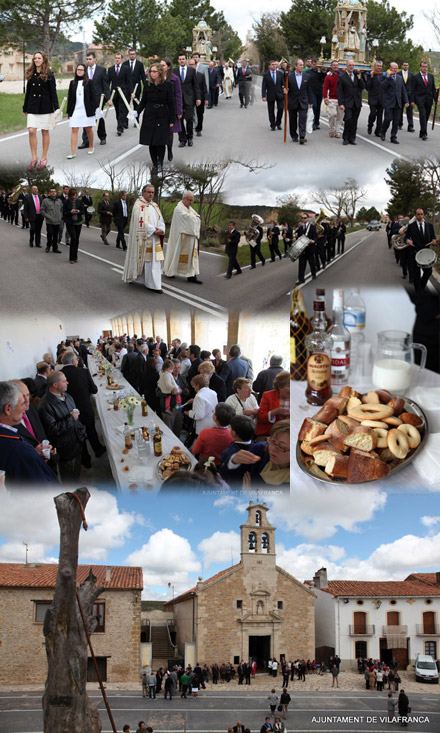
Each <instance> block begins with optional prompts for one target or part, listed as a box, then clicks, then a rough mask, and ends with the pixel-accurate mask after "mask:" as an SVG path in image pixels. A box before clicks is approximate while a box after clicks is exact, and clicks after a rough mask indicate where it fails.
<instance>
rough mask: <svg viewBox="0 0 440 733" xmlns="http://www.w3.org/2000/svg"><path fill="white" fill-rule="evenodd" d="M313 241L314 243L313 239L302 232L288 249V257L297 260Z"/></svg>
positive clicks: (293, 260)
mask: <svg viewBox="0 0 440 733" xmlns="http://www.w3.org/2000/svg"><path fill="white" fill-rule="evenodd" d="M311 243H313V239H309V238H308V237H307V235H306V234H302V235H301V236H300V237H298V239H297V240H296V242H294V243H293V244H292V246H291V247H290V248H289V249H288V250H287V255H288V257H290V259H291V260H292V262H296V260H297V259H298V257H299V256H300V255H302V253H303V252H304V250H305V249H307V247H308V246H309V244H311Z"/></svg>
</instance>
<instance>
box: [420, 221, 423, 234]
mask: <svg viewBox="0 0 440 733" xmlns="http://www.w3.org/2000/svg"><path fill="white" fill-rule="evenodd" d="M419 229H420V234H421V235H422V236H423V222H420V224H419Z"/></svg>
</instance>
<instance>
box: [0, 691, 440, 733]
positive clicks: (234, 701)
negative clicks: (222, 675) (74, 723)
mask: <svg viewBox="0 0 440 733" xmlns="http://www.w3.org/2000/svg"><path fill="white" fill-rule="evenodd" d="M267 694H268V693H261V692H259V693H258V692H256V691H255V692H253V691H252V690H249V691H248V692H247V694H244V693H243V692H239V691H235V690H232V689H231V690H226V689H224V688H223V689H222V690H219V691H218V692H211V691H206V692H204V691H203V690H202V691H201V692H200V693H199V695H198V698H197V699H196V700H194V699H191V698H189V699H186V700H182V699H181V698H180V697H176V698H173V700H172V701H169V700H167V701H165V700H164V699H163V697H157V699H156V700H151V701H150V700H148V699H145V700H144V699H142V697H141V696H140V695H139V692H137V691H136V692H134V691H121V692H108V697H109V702H110V707H111V710H112V714H113V717H114V720H115V723H116V727H117V729H118V731H121V730H122V727H123V725H124V724H125V723H128V724H129V725H130V726H131V730H132V731H135V730H136V728H137V724H138V722H139V721H140V720H144V721H145V723H146V724H147V725H151V726H152V728H153V730H154V733H224V731H226V730H227V729H228V727H229V726H231V725H235V723H236V722H237V720H240V721H241V722H242V723H244V725H245V726H247V727H249V728H250V730H251V731H252V732H253V733H255V731H257V732H258V731H259V730H260V728H261V726H262V724H263V722H264V718H265V716H266V715H267V714H268V712H269V709H268V702H267ZM290 695H291V697H292V702H291V703H290V706H289V712H288V720H287V723H286V725H287V728H288V730H289V731H292V730H294V731H295V733H350V732H353V733H355V732H356V733H357V732H358V731H374V733H385V732H386V731H388V730H389V729H390V727H389V724H388V722H387V721H386V693H382V694H381V693H377V692H370V693H368V692H365V693H362V692H361V693H350V692H344V691H342V690H341V691H340V692H338V691H331V690H330V691H329V692H326V693H322V692H319V693H318V692H308V693H302V694H301V692H300V691H298V692H296V691H295V692H292V690H290ZM90 697H91V698H92V699H93V701H94V702H95V704H97V705H98V707H99V710H100V714H101V720H102V723H103V733H110V732H111V730H112V728H111V725H110V721H109V719H108V716H107V712H106V710H105V708H104V704H103V702H102V698H101V696H100V694H99V693H98V692H92V693H90ZM410 705H411V708H412V712H411V716H412V718H414V720H413V721H412V722H410V724H409V727H408V730H409V731H423V733H437V732H438V730H439V729H440V698H439V696H438V695H433V694H429V692H428V691H426V692H420V693H419V694H416V695H415V694H411V695H410ZM40 708H41V693H37V692H32V693H29V692H25V693H2V694H1V695H0V730H1V731H2V733H41V731H42V730H43V728H42V713H41V709H40ZM328 718H331V720H330V721H329V720H328Z"/></svg>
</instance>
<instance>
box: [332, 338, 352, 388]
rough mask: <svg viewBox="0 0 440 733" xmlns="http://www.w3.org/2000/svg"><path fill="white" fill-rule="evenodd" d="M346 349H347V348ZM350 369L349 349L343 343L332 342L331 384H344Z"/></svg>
mask: <svg viewBox="0 0 440 733" xmlns="http://www.w3.org/2000/svg"><path fill="white" fill-rule="evenodd" d="M347 347H348V348H347ZM349 369H350V348H349V346H348V344H347V343H346V342H345V341H334V342H333V348H332V360H331V380H332V384H344V382H346V381H347V379H348V375H349Z"/></svg>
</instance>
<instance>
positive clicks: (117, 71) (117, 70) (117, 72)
mask: <svg viewBox="0 0 440 733" xmlns="http://www.w3.org/2000/svg"><path fill="white" fill-rule="evenodd" d="M116 76H119V64H118V65H117V67H116Z"/></svg>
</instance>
